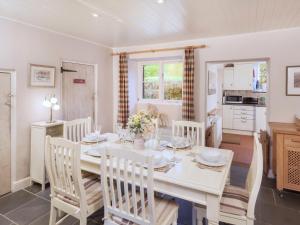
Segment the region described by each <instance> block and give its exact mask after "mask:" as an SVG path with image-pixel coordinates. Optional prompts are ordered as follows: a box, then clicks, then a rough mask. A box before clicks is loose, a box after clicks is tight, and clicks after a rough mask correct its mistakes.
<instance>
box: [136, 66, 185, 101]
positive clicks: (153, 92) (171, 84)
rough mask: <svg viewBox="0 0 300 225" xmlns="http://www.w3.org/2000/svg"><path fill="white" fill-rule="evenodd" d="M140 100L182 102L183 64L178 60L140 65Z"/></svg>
mask: <svg viewBox="0 0 300 225" xmlns="http://www.w3.org/2000/svg"><path fill="white" fill-rule="evenodd" d="M140 68H141V69H140V80H141V82H142V83H141V85H140V87H141V91H140V96H139V97H140V99H142V100H158V101H159V100H160V101H180V100H182V83H183V63H182V61H179V60H176V61H175V60H172V61H170V60H168V61H154V62H141V63H140Z"/></svg>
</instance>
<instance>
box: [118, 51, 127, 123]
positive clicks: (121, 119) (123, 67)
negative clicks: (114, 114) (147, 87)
mask: <svg viewBox="0 0 300 225" xmlns="http://www.w3.org/2000/svg"><path fill="white" fill-rule="evenodd" d="M119 73H120V75H119V109H118V123H119V124H120V125H121V126H122V127H123V128H125V127H126V126H127V120H128V116H129V107H128V62H127V55H126V53H122V54H120V58H119Z"/></svg>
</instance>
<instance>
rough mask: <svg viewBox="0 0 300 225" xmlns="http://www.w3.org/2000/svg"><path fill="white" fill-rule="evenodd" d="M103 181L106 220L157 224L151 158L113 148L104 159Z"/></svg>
mask: <svg viewBox="0 0 300 225" xmlns="http://www.w3.org/2000/svg"><path fill="white" fill-rule="evenodd" d="M101 180H102V185H103V192H104V207H105V218H109V219H114V218H115V217H118V218H121V219H123V220H125V221H127V222H128V221H130V222H133V223H135V224H140V225H150V224H155V215H154V190H153V164H152V158H151V157H149V156H144V155H141V154H139V153H137V152H133V151H132V150H128V149H120V147H116V146H110V148H109V149H106V150H105V151H103V153H102V156H101ZM111 198H112V199H111Z"/></svg>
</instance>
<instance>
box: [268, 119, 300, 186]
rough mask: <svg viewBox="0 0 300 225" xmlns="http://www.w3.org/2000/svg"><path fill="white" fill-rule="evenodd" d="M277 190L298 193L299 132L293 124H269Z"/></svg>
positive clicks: (299, 165)
mask: <svg viewBox="0 0 300 225" xmlns="http://www.w3.org/2000/svg"><path fill="white" fill-rule="evenodd" d="M269 125H270V128H271V132H272V142H273V158H272V164H273V171H274V173H275V174H276V179H277V180H276V183H277V189H278V190H280V191H282V190H283V189H284V188H285V189H290V190H295V191H300V131H298V130H297V128H296V125H295V124H294V123H276V122H270V123H269Z"/></svg>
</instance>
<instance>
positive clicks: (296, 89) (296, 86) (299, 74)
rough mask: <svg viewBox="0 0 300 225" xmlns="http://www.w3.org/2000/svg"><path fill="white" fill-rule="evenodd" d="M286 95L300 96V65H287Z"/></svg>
mask: <svg viewBox="0 0 300 225" xmlns="http://www.w3.org/2000/svg"><path fill="white" fill-rule="evenodd" d="M286 95H287V96H300V66H287V67H286Z"/></svg>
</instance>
